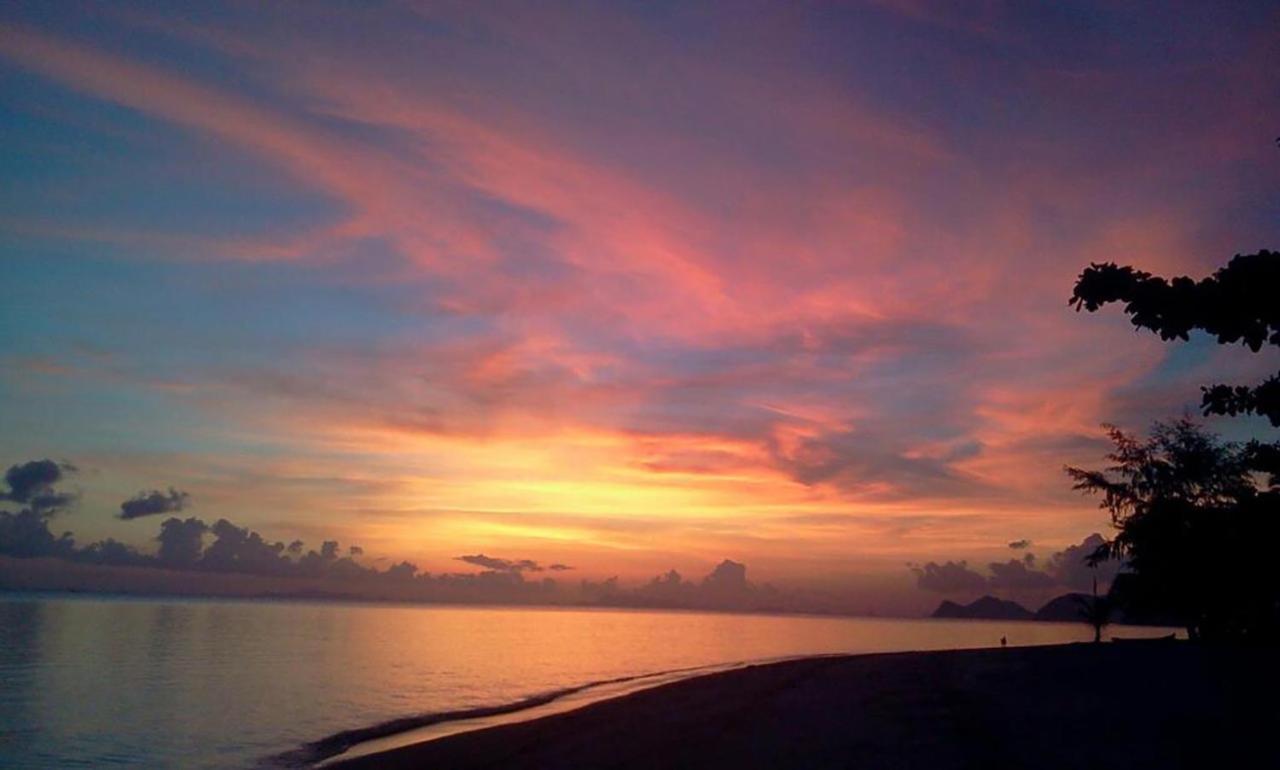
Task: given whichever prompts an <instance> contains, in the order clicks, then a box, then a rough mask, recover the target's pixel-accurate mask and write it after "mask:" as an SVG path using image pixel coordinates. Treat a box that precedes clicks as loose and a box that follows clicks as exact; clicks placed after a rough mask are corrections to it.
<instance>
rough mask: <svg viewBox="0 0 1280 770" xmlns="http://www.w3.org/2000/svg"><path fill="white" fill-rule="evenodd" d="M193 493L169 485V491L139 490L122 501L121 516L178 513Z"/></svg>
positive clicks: (134, 517)
mask: <svg viewBox="0 0 1280 770" xmlns="http://www.w3.org/2000/svg"><path fill="white" fill-rule="evenodd" d="M190 501H191V495H189V494H187V493H186V492H182V491H180V490H177V489H174V488H173V487H169V491H168V492H161V491H160V490H158V489H153V490H151V491H150V492H139V493H138V494H136V495H134V496H133V497H131V498H129V499H128V500H125V501H124V502H123V503H120V518H122V519H126V520H128V519H138V518H141V517H143V516H158V515H160V514H163V513H177V512H179V511H181V510H183V509H184V508H186V507H187V503H189V502H190Z"/></svg>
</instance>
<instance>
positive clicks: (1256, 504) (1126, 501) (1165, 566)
mask: <svg viewBox="0 0 1280 770" xmlns="http://www.w3.org/2000/svg"><path fill="white" fill-rule="evenodd" d="M1109 432H1110V436H1111V439H1112V441H1113V442H1114V443H1115V449H1114V450H1113V451H1112V452H1111V454H1109V455H1108V456H1107V458H1108V459H1109V460H1110V461H1111V463H1112V464H1111V465H1110V466H1109V467H1107V468H1105V469H1103V470H1084V469H1081V468H1067V473H1068V474H1069V475H1070V476H1071V478H1072V479H1073V480H1074V482H1075V484H1074V488H1075V489H1077V490H1080V491H1082V492H1086V493H1091V494H1100V495H1101V496H1102V502H1101V507H1103V508H1104V509H1106V510H1108V511H1109V512H1110V514H1111V520H1112V523H1113V524H1114V526H1115V527H1116V535H1115V537H1114V538H1112V539H1111V540H1110V541H1108V542H1106V543H1104V544H1103V545H1102V546H1100V547H1099V548H1098V550H1097V551H1096V552H1095V553H1094V554H1093V555H1092V556H1091V560H1092V561H1094V562H1095V563H1097V562H1099V561H1103V560H1106V559H1109V558H1116V559H1120V560H1122V561H1124V562H1125V563H1126V564H1127V566H1128V568H1129V569H1130V570H1131V574H1130V575H1127V576H1125V578H1126V579H1125V580H1117V581H1116V584H1115V586H1114V588H1113V592H1112V598H1113V599H1114V600H1115V601H1117V602H1119V603H1121V604H1122V605H1123V606H1124V607H1125V609H1126V611H1133V612H1137V613H1141V614H1146V615H1159V616H1164V617H1170V618H1176V619H1177V620H1178V621H1179V622H1180V623H1182V624H1183V625H1185V626H1186V627H1187V630H1188V633H1189V634H1191V635H1192V636H1193V637H1199V638H1217V639H1221V638H1247V639H1255V640H1262V639H1266V640H1273V641H1274V640H1276V639H1277V638H1278V634H1277V632H1278V631H1280V624H1278V620H1280V573H1278V572H1277V571H1276V570H1275V569H1274V568H1273V567H1272V566H1271V561H1272V558H1273V553H1272V551H1273V549H1274V546H1275V543H1276V542H1277V537H1280V489H1278V488H1277V487H1275V486H1274V485H1273V486H1270V487H1265V486H1262V485H1261V484H1260V482H1259V476H1258V474H1256V472H1255V465H1256V460H1257V449H1256V445H1253V444H1248V445H1242V444H1234V443H1224V442H1222V441H1220V440H1219V439H1218V438H1217V437H1216V436H1214V435H1213V434H1210V433H1208V432H1206V431H1205V430H1204V429H1203V428H1201V427H1200V426H1199V425H1197V424H1195V423H1193V422H1191V421H1189V420H1180V421H1178V422H1174V423H1169V424H1164V423H1157V424H1156V425H1155V426H1154V428H1153V429H1152V431H1151V435H1150V437H1149V438H1147V439H1146V440H1143V441H1140V440H1138V439H1136V438H1134V437H1132V436H1130V435H1128V434H1125V433H1124V432H1122V431H1120V430H1118V429H1116V428H1114V427H1110V428H1109ZM1271 481H1274V479H1272V480H1271Z"/></svg>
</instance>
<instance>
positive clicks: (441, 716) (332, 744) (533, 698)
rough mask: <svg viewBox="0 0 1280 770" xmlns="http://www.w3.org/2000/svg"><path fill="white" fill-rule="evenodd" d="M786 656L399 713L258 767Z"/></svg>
mask: <svg viewBox="0 0 1280 770" xmlns="http://www.w3.org/2000/svg"><path fill="white" fill-rule="evenodd" d="M789 657H790V656H787V657H784V658H769V659H763V660H753V661H737V662H733V663H726V664H716V665H710V666H693V667H689V668H677V669H671V670H667V671H656V672H652V673H647V674H636V675H634V676H621V677H615V678H613V679H600V680H597V681H594V682H587V683H586V684H580V685H575V686H573V687H563V688H559V689H556V690H550V691H548V692H544V693H538V694H534V695H530V696H528V697H525V698H521V699H519V700H514V701H510V702H507V703H500V704H494V705H491V706H477V707H475V708H469V709H457V710H453V711H441V712H432V713H425V714H417V715H414V716H407V717H400V718H397V719H391V720H388V721H386V722H379V723H377V724H373V725H368V726H366V727H357V728H353V729H350V730H342V731H340V732H336V733H333V734H332V735H328V736H325V737H324V738H321V739H319V740H316V741H311V742H309V743H304V744H303V745H302V746H300V747H298V748H296V749H292V750H290V751H286V752H282V753H280V754H274V755H272V756H269V757H266V758H264V759H263V760H261V761H260V762H259V763H258V767H259V768H261V770H270V769H271V768H306V767H315V766H316V765H318V764H320V763H323V762H325V761H326V760H329V759H333V758H334V757H337V756H340V755H342V754H345V753H347V752H348V751H350V750H351V749H352V748H354V747H356V746H358V745H360V744H364V743H368V742H370V741H376V740H378V739H382V738H389V737H392V736H396V735H400V734H402V733H407V732H410V731H414V730H421V729H423V728H426V727H433V726H435V725H441V724H445V723H451V722H462V721H466V720H471V719H482V718H484V717H494V716H503V715H507V714H516V713H519V712H522V711H530V710H532V709H536V708H538V707H539V706H546V705H548V704H551V703H554V702H556V701H559V700H561V699H563V698H566V697H568V696H570V695H577V694H579V693H586V692H589V691H591V690H596V689H602V688H606V687H609V686H610V685H622V684H628V683H640V682H645V681H646V680H655V679H656V680H661V681H658V682H655V683H654V685H655V686H656V685H658V684H665V683H667V681H678V680H679V679H686V678H689V677H692V676H697V675H701V674H710V673H716V672H720V671H728V670H731V669H735V668H741V667H743V666H748V665H753V664H760V663H769V662H776V661H779V660H785V659H788V658H789ZM628 692H629V691H628ZM620 694H621V693H620Z"/></svg>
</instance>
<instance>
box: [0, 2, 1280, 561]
mask: <svg viewBox="0 0 1280 770" xmlns="http://www.w3.org/2000/svg"><path fill="white" fill-rule="evenodd" d="M873 5H874V6H876V7H874V8H870V7H868V8H861V7H859V8H849V9H839V10H832V11H831V14H832V19H826V17H825V16H824V19H826V20H824V21H822V22H821V23H820V22H819V21H818V20H816V19H814V18H813V17H812V16H811V12H810V10H807V9H804V8H801V7H794V8H793V7H791V6H788V5H785V4H783V5H780V6H778V7H777V8H776V9H774V11H773V12H772V13H771V14H770V15H769V18H757V17H754V16H752V15H750V14H740V13H736V12H733V11H729V10H726V9H718V8H714V7H708V8H705V9H703V10H700V11H698V12H697V13H693V12H692V11H683V12H680V13H674V12H673V14H672V15H670V16H667V15H665V14H661V13H657V12H656V11H652V9H646V10H642V9H637V8H630V9H626V8H618V7H605V6H602V7H599V8H594V9H585V10H584V9H576V10H575V12H573V13H569V12H564V11H562V10H558V9H555V8H550V7H546V8H541V7H539V8H533V7H526V8H502V9H500V10H499V9H483V8H474V7H468V8H465V9H463V8H460V7H459V8H454V7H445V8H437V7H428V8H418V7H414V6H407V7H397V8H396V9H394V10H393V11H383V12H377V11H375V10H374V9H372V8H359V9H348V10H349V11H350V16H349V18H347V19H346V20H345V22H344V25H343V29H342V30H337V29H335V28H334V26H333V23H332V19H331V18H329V17H328V16H327V15H326V13H325V12H323V11H321V10H318V9H314V8H297V9H291V12H290V14H288V18H285V17H284V16H275V15H272V14H270V13H257V12H255V11H254V10H252V9H248V8H243V9H242V8H208V9H203V10H201V11H200V12H199V13H196V14H195V15H194V16H193V17H192V18H191V19H189V20H184V21H179V20H176V19H167V20H153V21H151V22H148V23H147V24H145V25H140V23H139V20H138V19H137V18H136V17H134V16H132V15H130V14H129V13H128V12H126V11H124V10H123V9H115V8H102V9H99V10H98V12H97V13H95V15H94V17H93V20H92V22H91V23H87V22H83V21H82V20H80V19H78V18H72V17H73V16H75V15H74V14H61V13H57V12H50V13H47V14H35V13H31V12H27V11H23V10H22V9H6V10H4V11H0V68H2V69H0V74H2V75H3V76H4V78H5V81H4V82H5V83H6V108H7V110H8V111H9V113H10V115H11V116H12V117H13V120H12V123H11V124H10V125H11V127H12V130H11V132H10V134H6V137H7V139H6V141H7V142H8V144H9V147H8V149H7V150H6V153H5V155H6V159H7V160H6V163H7V164H8V165H7V166H6V167H5V169H4V174H5V177H6V180H7V181H8V182H9V183H10V184H11V187H10V192H11V194H10V195H9V196H7V198H6V206H7V210H6V211H5V213H4V214H3V216H2V217H0V230H2V232H3V235H4V237H5V239H6V246H5V250H6V256H5V258H4V260H3V264H2V265H0V280H3V283H4V285H5V286H8V287H14V289H13V292H12V293H13V297H12V303H8V302H7V303H6V308H5V309H3V310H0V322H3V323H0V326H2V327H3V329H4V331H3V333H2V334H0V347H3V349H4V353H3V356H2V357H0V361H2V362H3V369H2V370H0V417H2V418H3V420H4V425H5V430H4V431H0V434H2V435H3V437H2V438H0V461H3V464H4V465H5V467H7V464H8V463H16V462H20V461H23V460H27V459H31V458H34V457H55V458H61V457H66V458H69V459H70V460H72V461H74V462H75V463H76V464H77V465H78V466H81V467H82V468H84V469H86V470H85V471H84V473H83V474H82V476H81V477H80V483H82V486H83V490H82V491H83V497H82V499H81V503H80V508H79V511H80V512H79V513H78V514H77V515H76V517H75V519H74V520H72V519H70V518H68V519H67V523H66V526H67V528H70V529H73V530H74V531H75V533H76V535H77V538H78V539H80V540H82V541H89V540H93V539H97V538H101V537H115V538H118V539H121V540H125V541H127V542H131V543H135V544H140V545H146V544H148V543H150V542H151V538H152V537H153V536H154V526H153V524H154V520H153V521H151V522H145V521H144V522H141V523H139V522H128V521H120V520H118V519H116V518H113V513H114V512H115V511H117V510H118V507H119V502H120V500H122V499H124V498H125V497H127V496H129V495H132V494H134V493H136V492H137V490H139V489H165V488H167V487H168V486H169V485H173V486H175V487H177V488H179V489H181V490H184V491H187V492H189V493H190V494H191V500H192V504H191V506H190V515H198V516H200V517H202V518H205V519H207V520H210V521H212V520H214V519H216V518H218V517H223V516H225V517H227V518H228V519H231V520H232V521H235V522H237V523H241V524H243V525H246V526H251V527H253V528H254V529H256V530H259V531H261V532H262V533H263V534H264V536H266V537H269V538H272V539H280V540H283V541H289V540H291V539H292V538H294V537H301V538H304V539H305V540H307V542H308V543H312V544H314V543H318V542H319V541H320V540H323V539H329V538H338V539H340V540H342V541H343V543H344V544H345V543H358V544H360V545H362V546H364V547H365V549H366V551H365V553H366V555H365V556H364V557H363V558H365V559H366V560H368V561H370V562H371V563H373V562H375V560H377V559H385V560H390V561H396V560H399V559H404V558H407V559H412V560H414V561H415V562H417V563H418V564H419V565H420V566H422V567H424V568H426V569H430V570H433V571H437V572H438V571H448V570H452V569H459V568H460V566H459V563H458V562H457V561H456V560H455V558H456V557H457V556H458V555H461V554H468V553H477V552H485V553H489V554H496V555H499V556H503V557H508V558H512V559H520V558H531V559H536V560H538V561H541V562H544V563H550V562H563V563H567V564H572V565H573V566H574V567H575V568H576V571H575V572H573V573H571V574H570V577H572V578H573V579H577V578H578V577H590V578H600V577H607V576H610V575H615V574H617V575H621V576H623V577H626V578H629V579H635V580H641V579H646V578H648V577H650V576H652V575H655V574H658V573H660V572H663V571H665V570H666V569H669V568H671V567H676V568H679V569H681V570H682V571H684V572H686V573H687V574H690V575H691V576H695V577H696V576H700V575H701V574H702V573H703V572H704V571H705V570H706V569H707V568H708V566H709V565H714V564H715V563H717V562H718V561H720V560H721V559H723V558H732V559H735V560H738V561H742V562H745V563H746V564H748V565H749V566H750V568H751V570H752V572H751V574H752V576H753V578H755V579H761V580H774V581H784V582H785V581H793V582H805V581H809V582H823V581H826V582H831V581H833V580H836V579H837V578H843V577H849V578H850V579H852V578H853V577H858V578H860V579H867V580H870V579H872V578H875V579H882V578H883V579H885V580H890V579H892V580H897V581H899V582H902V583H904V584H906V583H910V581H911V574H910V573H909V571H908V570H907V569H906V568H905V564H906V563H907V562H922V561H926V560H930V559H937V560H943V559H961V558H964V559H969V560H971V561H972V562H973V563H975V564H981V563H984V562H987V561H995V560H1000V561H1003V560H1006V559H1009V558H1010V557H1012V556H1019V557H1020V556H1021V554H1016V553H1011V551H1010V549H1009V547H1008V543H1010V542H1014V541H1019V540H1023V539H1030V540H1031V541H1033V543H1034V546H1033V550H1034V551H1035V552H1036V553H1037V555H1038V556H1039V557H1040V558H1045V557H1047V556H1049V555H1050V554H1052V553H1053V552H1054V551H1056V550H1059V549H1061V548H1063V547H1064V546H1067V545H1069V544H1072V543H1078V542H1079V541H1080V539H1081V538H1082V537H1084V536H1085V535H1087V534H1089V533H1090V532H1094V531H1101V530H1103V529H1104V528H1105V526H1106V519H1105V516H1104V515H1103V514H1102V513H1101V512H1100V511H1098V510H1097V509H1096V508H1095V507H1094V504H1093V502H1092V501H1090V500H1086V499H1082V498H1080V497H1079V496H1078V495H1076V494H1074V493H1073V492H1071V490H1070V488H1069V484H1068V482H1067V480H1066V478H1065V477H1064V476H1063V474H1062V472H1061V469H1062V466H1063V465H1064V464H1067V463H1074V464H1082V463H1083V464H1092V463H1095V462H1097V461H1098V460H1099V459H1100V457H1101V455H1102V453H1103V452H1105V451H1106V442H1105V441H1104V440H1103V437H1102V434H1101V432H1100V431H1099V429H1098V425H1099V424H1100V423H1102V422H1104V421H1110V422H1116V423H1119V424H1121V425H1123V426H1126V427H1128V428H1131V429H1140V428H1142V427H1143V426H1144V424H1145V423H1146V422H1148V421H1149V420H1150V419H1152V418H1154V417H1162V416H1168V415H1170V414H1177V413H1179V412H1180V411H1181V410H1182V409H1184V408H1185V407H1186V406H1188V405H1192V406H1194V402H1195V401H1196V400H1197V399H1198V397H1199V395H1198V390H1197V387H1196V386H1197V385H1198V384H1200V383H1201V382H1203V381H1205V379H1206V377H1205V372H1207V371H1212V372H1214V373H1215V376H1220V378H1221V379H1222V380H1224V381H1231V380H1232V379H1233V378H1234V379H1240V380H1242V381H1245V380H1248V379H1250V377H1252V374H1253V373H1252V372H1246V371H1244V370H1245V369H1248V368H1249V367H1255V368H1256V367H1257V366H1259V364H1258V362H1257V361H1256V360H1253V359H1252V358H1249V357H1247V356H1240V357H1236V356H1233V355H1231V351H1223V350H1217V349H1212V346H1204V345H1199V344H1197V343H1195V342H1193V343H1191V344H1189V345H1182V346H1169V345H1164V344H1162V343H1161V342H1160V341H1159V340H1158V339H1155V338H1153V337H1149V336H1144V335H1134V334H1130V333H1127V329H1128V325H1127V322H1126V321H1125V320H1124V319H1123V318H1122V317H1119V315H1118V314H1097V315H1080V314H1076V313H1073V312H1071V311H1070V310H1069V309H1068V308H1067V307H1066V306H1065V299H1066V296H1067V295H1068V294H1069V291H1070V287H1071V284H1072V281H1073V279H1074V277H1075V275H1076V274H1077V273H1078V272H1079V270H1080V269H1081V268H1083V267H1084V266H1085V265H1087V264H1088V263H1089V262H1091V261H1100V260H1121V261H1132V262H1134V263H1135V264H1141V265H1142V266H1143V267H1144V268H1145V269H1149V270H1154V271H1158V272H1170V273H1177V272H1191V273H1196V274H1199V273H1203V272H1205V271H1206V270H1207V269H1209V268H1210V267H1212V266H1213V265H1216V264H1219V263H1220V262H1221V261H1222V260H1223V259H1224V258H1225V257H1227V256H1229V255H1230V254H1232V253H1235V252H1237V251H1241V250H1243V249H1246V248H1252V247H1255V246H1256V245H1257V244H1259V243H1270V242H1272V241H1274V240H1275V237H1276V236H1277V231H1276V227H1277V224H1276V221H1275V218H1274V212H1272V211H1270V210H1269V209H1267V205H1268V201H1271V200H1274V199H1275V194H1276V193H1277V192H1280V164H1277V163H1275V161H1274V158H1273V157H1271V155H1273V154H1274V147H1272V146H1271V138H1272V134H1271V133H1266V131H1272V133H1273V128H1274V127H1272V128H1268V129H1265V130H1263V129H1260V128H1259V126H1261V125H1263V124H1266V125H1270V123H1267V122H1266V121H1263V120H1262V117H1263V116H1261V115H1260V113H1259V112H1258V110H1257V105H1258V104H1263V103H1269V101H1267V100H1268V99H1269V98H1270V97H1271V96H1272V95H1273V94H1272V93H1271V89H1272V86H1271V83H1270V81H1269V80H1268V79H1267V76H1268V74H1269V73H1270V72H1272V71H1273V69H1274V67H1272V66H1270V65H1271V63H1272V62H1273V61H1274V58H1273V55H1272V53H1271V51H1272V47H1273V46H1272V44H1273V40H1272V39H1271V38H1270V37H1269V36H1268V35H1266V34H1265V31H1266V29H1267V27H1266V25H1258V24H1250V25H1246V26H1247V27H1248V29H1249V30H1252V31H1250V32H1247V33H1241V34H1235V35H1224V36H1223V37H1222V40H1223V41H1229V42H1230V44H1229V45H1228V44H1227V43H1225V42H1224V43H1222V44H1221V45H1219V44H1217V43H1213V44H1210V43H1206V42H1204V41H1198V42H1197V41H1190V40H1188V39H1185V38H1184V37H1181V36H1180V35H1181V32H1178V31H1177V30H1172V31H1170V33H1169V35H1168V37H1167V45H1168V50H1167V51H1166V50H1164V49H1162V52H1161V54H1160V56H1159V57H1156V58H1155V59H1153V58H1151V57H1150V56H1148V55H1146V54H1145V53H1144V52H1143V51H1141V50H1130V49H1128V48H1127V47H1121V48H1120V49H1117V48H1116V47H1115V46H1111V45H1106V46H1099V45H1097V44H1096V43H1097V41H1096V40H1095V39H1094V38H1093V37H1092V35H1093V34H1094V32H1092V31H1091V30H1095V29H1098V28H1101V27H1099V26H1098V25H1099V24H1102V22H1101V21H1099V22H1097V23H1095V20H1091V21H1090V23H1089V24H1088V25H1085V26H1084V27H1081V28H1077V27H1074V26H1071V25H1067V26H1066V27H1064V28H1063V29H1065V30H1066V31H1063V30H1062V29H1060V30H1058V31H1057V32H1054V31H1052V30H1049V29H1047V28H1044V27H1042V26H1039V25H1031V24H1028V22H1027V20H1025V19H1021V18H1018V17H1016V16H1014V15H1010V14H1005V13H1004V12H999V11H992V12H991V13H990V15H991V18H990V19H989V20H988V22H989V23H986V24H984V25H982V29H981V30H977V29H975V28H974V27H973V26H972V25H970V24H969V23H968V22H967V20H962V19H960V17H959V16H952V14H951V12H950V11H947V10H946V9H939V10H935V11H931V12H929V13H924V12H922V11H920V10H919V9H918V8H916V7H915V5H916V4H910V5H911V8H907V7H906V6H903V7H902V8H898V7H897V5H898V4H895V3H887V4H873ZM957 13H959V12H957ZM1116 13H1118V12H1116ZM686 14H691V15H686ZM64 16H65V17H66V18H62V17H64ZM828 22H830V23H828ZM837 22H838V23H837ZM1115 23H1117V24H1119V23H1120V21H1116V22H1115ZM1104 26H1105V25H1104ZM339 38H340V39H341V40H342V43H341V44H337V43H336V42H335V40H337V39H339ZM122 40H129V41H130V44H129V45H128V46H124V45H122V44H121V41H122ZM886 40H893V41H894V45H893V46H892V47H886V45H885V44H884V41H886ZM992 47H995V48H998V49H999V51H1000V56H999V61H1000V66H999V67H998V68H993V67H992V66H991V64H990V62H991V61H992V60H991V59H990V58H988V56H987V54H983V51H987V52H988V54H989V51H990V49H991V48H992ZM711 51H714V52H715V53H714V55H711V54H710V53H709V52H711ZM802 51H803V52H806V53H804V54H803V55H802V54H801V53H799V52H802ZM1068 53H1069V55H1068ZM1171 56H1172V57H1175V58H1177V59H1178V60H1179V61H1184V62H1186V68H1185V69H1179V70H1178V71H1177V72H1173V71H1170V70H1169V69H1168V68H1167V66H1166V62H1167V61H1168V60H1169V58H1170V57H1171ZM636 62H648V63H650V64H652V66H645V67H637V65H636ZM1222 82H1230V83H1232V87H1231V88H1230V89H1224V88H1221V87H1220V84H1221V83H1222ZM1170 89H1173V90H1176V92H1177V93H1178V94H1179V100H1178V102H1177V104H1176V105H1174V104H1173V103H1172V102H1170V101H1169V100H1168V99H1167V98H1165V97H1164V96H1162V94H1164V95H1167V93H1169V92H1170ZM1241 115H1249V116H1255V117H1256V118H1257V121H1255V122H1256V125H1255V123H1251V122H1249V121H1242V120H1240V119H1238V116H1241ZM1271 123H1274V121H1271ZM1259 131H1262V133H1261V134H1260V133H1259ZM1267 153H1270V154H1267ZM1264 154H1265V158H1264ZM1264 161H1265V162H1264ZM1246 168H1247V169H1250V170H1249V172H1248V174H1247V175H1245V176H1244V177H1242V176H1241V174H1242V172H1241V171H1240V170H1241V169H1246ZM1245 177H1247V178H1245ZM1206 180H1207V181H1206ZM1237 375H1239V376H1237ZM377 563H381V562H377Z"/></svg>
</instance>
